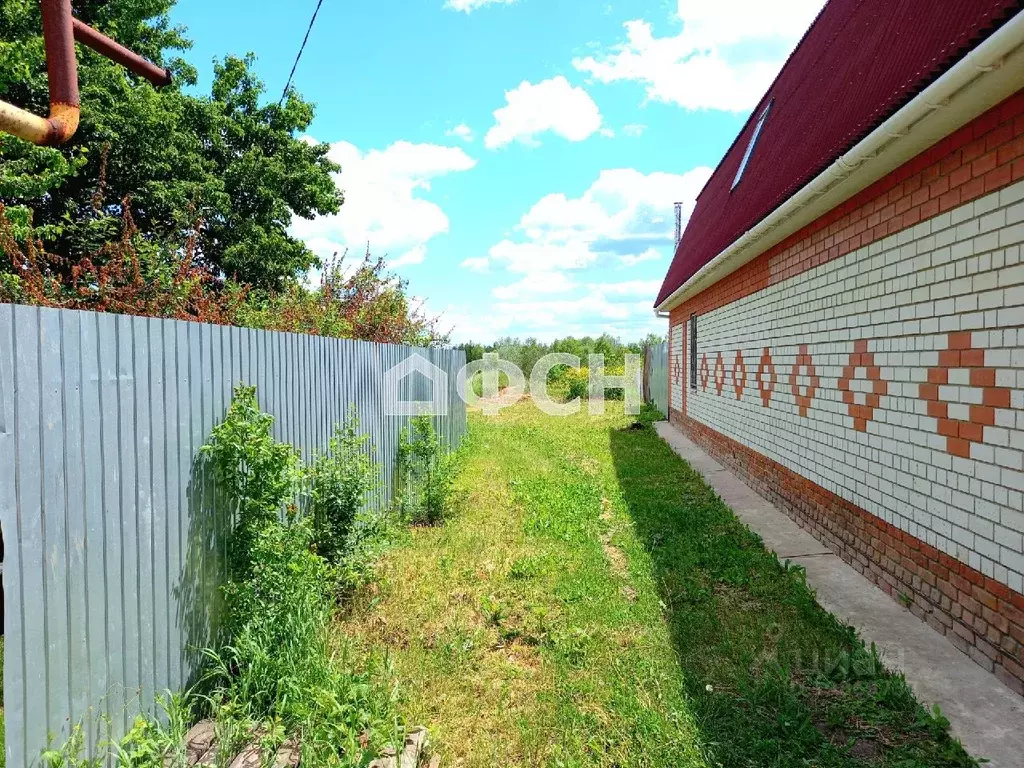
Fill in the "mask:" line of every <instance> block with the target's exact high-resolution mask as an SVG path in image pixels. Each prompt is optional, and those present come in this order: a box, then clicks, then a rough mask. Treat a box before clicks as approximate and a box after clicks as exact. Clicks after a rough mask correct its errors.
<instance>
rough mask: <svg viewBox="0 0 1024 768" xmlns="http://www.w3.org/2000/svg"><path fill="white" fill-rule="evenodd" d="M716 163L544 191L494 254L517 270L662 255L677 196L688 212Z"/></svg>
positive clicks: (627, 172) (613, 175)
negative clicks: (573, 191)
mask: <svg viewBox="0 0 1024 768" xmlns="http://www.w3.org/2000/svg"><path fill="white" fill-rule="evenodd" d="M710 175H711V169H710V168H706V167H700V168H695V169H694V170H692V171H688V172H687V173H684V174H681V175H680V174H672V173H651V174H643V173H641V172H639V171H637V170H634V169H632V168H623V169H617V170H607V171H602V172H601V174H600V176H598V178H597V181H595V182H594V183H593V184H592V185H591V186H590V188H589V189H587V190H586V192H584V193H583V194H582V195H581V196H580V197H577V198H570V197H567V196H566V195H565V194H562V193H557V194H551V195H547V196H545V197H543V198H541V199H540V200H539V201H537V203H535V204H534V206H533V207H532V208H531V209H530V210H529V211H527V212H526V213H525V214H524V215H523V217H522V218H521V219H520V221H519V225H518V227H517V229H518V230H519V232H520V233H521V234H522V237H521V238H518V239H516V240H512V239H505V240H502V241H501V242H500V243H498V244H497V245H495V246H493V247H492V248H491V250H490V257H491V261H492V263H494V264H501V265H504V266H505V267H506V268H507V269H508V270H509V271H511V272H523V273H537V272H545V271H548V272H550V271H557V270H564V269H580V268H583V267H587V266H590V265H593V264H595V263H597V262H598V261H599V260H601V259H607V260H609V261H616V262H619V263H626V260H627V259H628V260H630V261H631V264H632V265H635V264H639V263H641V262H644V261H651V260H653V259H654V258H657V256H656V254H657V251H654V254H655V255H654V256H652V251H653V249H654V248H656V247H658V246H661V247H666V246H667V247H669V248H670V247H671V243H672V240H673V237H674V234H675V212H674V208H673V203H674V202H675V201H677V200H682V201H686V206H685V207H684V212H683V213H684V217H689V215H690V212H691V211H692V210H693V201H694V200H695V199H696V197H697V193H698V192H699V191H700V189H701V187H703V186H704V183H705V182H706V181H707V179H708V177H709V176H710Z"/></svg>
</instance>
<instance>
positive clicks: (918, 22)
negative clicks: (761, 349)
mask: <svg viewBox="0 0 1024 768" xmlns="http://www.w3.org/2000/svg"><path fill="white" fill-rule="evenodd" d="M1022 6H1024V0H830V2H829V3H828V4H827V5H826V6H825V7H824V9H823V10H822V11H821V13H820V14H819V15H818V18H817V19H816V20H815V21H814V23H813V24H812V25H811V28H810V29H809V30H808V31H807V33H806V34H805V35H804V38H803V40H801V41H800V44H799V45H798V46H797V48H796V50H794V51H793V54H792V55H791V56H790V58H789V61H787V62H786V65H785V67H783V69H782V71H781V72H780V73H779V76H778V77H777V78H776V79H775V82H774V83H773V84H772V86H771V88H769V89H768V92H767V93H766V94H765V95H764V96H763V97H762V99H761V102H760V103H759V104H758V106H757V108H756V109H754V110H753V111H752V113H751V118H750V119H749V120H748V121H747V124H746V125H745V126H744V128H743V130H742V131H741V132H740V135H739V136H738V137H737V138H736V141H735V142H734V143H733V145H732V146H731V147H730V148H729V150H728V152H726V154H725V157H724V158H723V159H722V162H721V163H719V165H718V168H717V169H715V172H714V174H712V176H711V179H710V180H709V181H708V183H707V185H706V186H705V187H704V189H703V190H702V191H701V193H700V195H699V196H698V197H697V204H696V207H695V208H694V211H693V215H692V216H691V217H690V221H689V224H688V225H687V227H686V231H685V232H684V233H683V237H682V239H681V240H680V242H679V247H678V248H677V249H676V254H675V258H674V259H673V260H672V265H671V266H670V267H669V270H668V274H667V275H666V276H665V282H664V283H663V284H662V286H661V291H660V292H659V294H658V300H657V302H655V303H656V304H660V303H661V302H662V301H664V300H665V299H666V298H667V297H668V296H669V295H670V294H671V293H672V292H673V291H675V290H676V289H677V288H678V287H679V286H681V285H683V284H684V283H685V282H686V281H687V280H689V279H690V278H691V277H692V276H693V275H694V274H695V273H696V272H697V271H698V270H699V269H700V268H701V267H703V266H704V265H705V264H707V263H708V262H709V261H711V259H713V258H714V257H715V256H717V255H718V254H719V253H720V252H722V251H723V250H725V248H727V247H728V246H729V245H731V244H732V243H733V242H735V241H736V240H737V239H738V238H739V237H740V236H742V235H743V233H745V232H746V231H747V230H748V229H750V228H751V227H753V226H755V225H756V224H757V223H758V222H759V221H761V220H762V219H763V218H765V217H766V216H768V214H770V213H771V212H772V211H773V210H775V209H776V208H777V207H778V206H780V205H781V204H782V203H784V202H785V201H786V200H787V199H789V198H790V197H792V196H793V195H794V194H795V193H796V192H797V191H798V190H799V189H800V188H801V187H803V186H804V185H805V184H807V183H808V182H809V181H811V179H813V178H814V177H815V176H817V175H818V174H819V173H821V172H822V171H823V170H824V169H825V168H827V167H828V166H829V165H830V164H831V163H832V162H834V161H835V159H836V158H838V157H839V156H840V155H842V154H843V153H844V152H846V151H848V150H849V149H850V148H851V147H853V146H854V145H855V144H856V143H857V142H858V141H860V140H861V139H862V138H863V137H864V136H866V135H867V134H868V133H870V132H871V131H872V130H873V129H874V128H876V127H877V126H878V125H880V124H881V123H882V122H884V121H885V120H886V119H888V118H889V117H890V116H891V115H892V114H893V113H895V112H896V111H898V110H899V109H900V107H902V106H903V105H904V104H906V103H907V102H908V101H910V99H912V98H913V97H914V96H915V95H916V94H917V93H919V92H920V91H921V90H923V89H924V88H925V87H927V86H928V85H929V84H930V83H931V82H932V81H934V80H935V79H936V78H937V77H939V76H940V75H941V74H942V73H943V72H945V71H946V70H947V69H949V68H950V67H951V66H953V64H955V63H956V62H957V61H959V60H960V59H961V58H963V56H964V55H966V54H967V52H969V51H970V50H972V49H973V48H974V47H976V46H977V45H978V43H980V42H981V41H982V40H983V39H984V38H986V37H987V36H988V35H990V34H991V33H992V32H993V31H994V30H996V29H997V28H998V27H999V26H1000V25H1001V24H1002V23H1003V22H1005V21H1006V20H1007V19H1009V18H1011V17H1012V16H1013V15H1014V14H1015V13H1016V12H1018V11H1019V10H1020V9H1021V7H1022ZM769 101H771V102H772V108H771V111H770V112H769V115H768V119H767V120H766V121H765V124H764V126H763V128H762V130H761V134H760V136H759V138H758V141H757V144H756V147H755V149H754V152H753V154H752V155H751V157H750V160H749V161H748V164H747V167H746V170H745V171H744V174H743V178H742V181H740V183H739V184H738V185H737V186H736V187H735V189H731V187H732V183H733V179H734V177H735V175H736V171H737V169H738V168H739V165H740V162H741V160H742V158H743V154H744V152H745V151H746V149H747V144H748V143H749V140H750V136H751V134H752V132H753V131H754V127H755V124H756V123H757V119H758V117H759V116H760V115H761V113H762V112H763V111H764V108H765V106H766V105H767V104H768V103H769Z"/></svg>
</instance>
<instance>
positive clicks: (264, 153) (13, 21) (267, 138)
mask: <svg viewBox="0 0 1024 768" xmlns="http://www.w3.org/2000/svg"><path fill="white" fill-rule="evenodd" d="M173 4H174V0H109V1H104V0H82V1H81V2H76V3H75V13H76V15H77V16H78V18H80V19H82V20H83V21H84V22H86V23H87V24H90V25H92V26H94V27H96V28H97V29H99V30H100V31H103V32H105V33H107V34H110V35H111V36H113V37H115V38H116V39H117V40H118V41H119V42H121V43H123V44H125V45H127V46H128V47H130V48H132V49H134V50H136V51H138V52H139V53H140V54H142V55H144V56H146V57H147V58H150V59H152V60H153V61H156V62H157V63H159V64H161V65H164V66H168V67H169V68H170V69H171V71H172V72H173V74H174V77H175V84H174V85H172V86H169V87H167V88H163V89H154V88H153V87H152V86H150V85H149V84H148V83H147V82H145V81H143V80H141V79H140V78H138V77H136V76H134V75H132V74H131V73H129V72H127V71H126V70H124V69H123V68H122V67H120V66H118V65H116V64H114V63H113V62H111V61H109V60H107V59H106V58H104V57H102V56H100V55H98V54H96V53H93V52H92V51H89V50H87V49H84V48H82V47H81V46H79V47H78V56H79V83H80V88H81V95H82V119H81V125H80V127H79V130H78V132H77V134H76V135H75V137H74V138H73V139H72V140H71V141H70V142H69V143H68V144H66V145H64V146H62V147H60V148H41V147H34V146H31V145H29V144H27V143H25V142H23V141H21V140H19V139H15V138H13V137H10V136H0V202H2V203H3V204H4V205H5V206H7V208H8V215H9V217H10V219H11V220H12V224H13V225H14V231H15V234H19V233H23V232H24V230H25V227H26V225H27V223H28V218H29V211H31V212H32V214H31V215H32V217H33V219H34V222H35V224H36V226H37V228H38V229H37V233H38V234H39V235H41V236H42V237H43V239H44V241H45V243H46V245H47V246H48V248H49V249H50V250H53V251H55V252H56V253H58V254H60V255H62V256H66V257H73V258H80V257H81V256H83V255H86V254H92V253H94V252H96V251H97V250H99V248H100V247H101V246H102V244H104V243H106V242H108V241H109V240H110V239H111V238H112V237H114V236H116V235H115V234H114V233H116V231H117V229H118V226H119V220H120V217H121V213H122V206H123V201H125V200H130V201H131V206H132V213H133V216H134V219H135V222H136V225H137V227H138V230H139V231H140V232H141V233H143V234H144V235H145V236H147V237H149V238H151V239H154V240H176V239H177V238H179V237H180V234H181V233H182V232H183V231H187V230H189V229H192V228H194V229H195V230H196V231H197V236H198V243H197V256H198V258H199V259H200V260H201V262H202V263H204V264H206V265H207V266H208V267H209V268H210V269H212V270H213V271H214V272H215V273H219V274H220V275H222V276H226V277H234V278H237V279H238V280H240V281H242V282H245V283H249V284H252V285H255V286H259V287H265V288H277V287H280V286H282V285H283V284H285V283H286V282H287V281H288V280H289V279H291V278H294V277H295V276H297V275H298V274H300V273H301V272H303V271H305V270H306V269H308V268H309V267H310V266H314V265H317V264H318V260H317V258H316V256H315V255H314V254H313V253H312V252H311V251H310V250H309V249H308V248H306V246H305V245H304V244H303V243H302V242H300V241H298V240H296V239H295V238H293V237H291V236H290V235H289V234H288V232H287V230H288V226H289V224H290V223H291V219H292V216H293V215H298V216H302V217H307V218H308V217H312V216H315V215H318V214H326V213H336V212H337V211H338V210H339V206H340V205H341V202H342V201H341V195H340V193H339V192H338V191H337V188H336V186H335V184H334V181H333V179H332V175H331V174H332V173H334V172H337V171H338V170H339V168H338V166H337V165H335V164H334V163H332V162H331V161H330V160H329V159H328V158H327V151H328V147H326V146H323V145H313V144H310V143H307V142H305V141H302V140H301V139H299V138H298V134H300V133H302V132H303V131H305V130H306V129H307V128H308V127H309V124H310V123H311V122H312V119H313V107H312V105H311V104H309V103H307V102H305V101H304V100H303V99H302V98H301V97H299V96H298V94H296V93H295V92H294V91H293V92H291V93H289V95H288V98H287V99H286V100H285V102H284V104H282V105H281V106H280V107H279V106H278V105H277V104H262V105H261V103H260V102H261V98H262V95H263V84H262V83H261V82H260V80H259V78H257V77H256V76H255V75H254V74H253V72H252V63H253V59H252V57H251V56H248V57H246V58H241V59H240V58H235V57H227V58H225V59H224V60H223V61H221V62H219V63H216V64H215V67H214V81H213V86H212V89H211V94H210V95H209V96H206V97H198V96H194V95H191V94H189V93H186V92H184V91H183V90H182V86H183V85H184V86H193V85H195V82H196V71H195V69H194V68H192V67H191V66H189V65H188V64H187V63H185V62H184V61H183V60H182V59H180V58H177V57H175V56H174V55H173V54H175V53H176V52H180V51H182V50H184V49H186V48H188V47H189V45H190V43H189V41H188V40H187V38H186V37H185V30H184V29H182V28H180V27H173V26H171V24H170V22H169V19H168V12H169V10H170V8H171V7H172V6H173ZM41 24H42V22H41V19H40V13H39V3H38V2H37V0H0V99H3V100H5V101H9V102H12V103H14V104H17V105H19V106H22V107H25V108H26V109H30V110H32V111H34V112H37V113H39V114H45V113H46V112H47V110H48V103H49V102H48V87H47V80H46V58H45V53H44V49H43V40H42V26H41Z"/></svg>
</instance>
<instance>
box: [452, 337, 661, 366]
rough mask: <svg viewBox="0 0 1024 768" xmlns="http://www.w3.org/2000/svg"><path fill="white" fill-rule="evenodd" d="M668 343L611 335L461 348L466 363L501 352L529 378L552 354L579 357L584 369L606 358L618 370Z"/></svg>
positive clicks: (508, 341)
mask: <svg viewBox="0 0 1024 768" xmlns="http://www.w3.org/2000/svg"><path fill="white" fill-rule="evenodd" d="M664 340H665V339H664V337H662V336H658V335H657V334H654V333H652V334H649V335H648V336H647V337H646V338H644V339H642V340H641V341H637V342H630V343H623V342H622V341H620V340H619V339H617V338H615V337H614V336H609V335H608V334H603V335H601V336H597V337H594V336H583V337H582V338H574V337H572V336H570V337H567V338H564V339H556V340H555V341H553V342H551V343H550V344H544V343H543V342H540V341H537V339H534V338H526V339H518V338H512V337H505V338H501V339H498V340H497V341H496V342H494V343H493V344H475V343H473V342H468V343H466V344H461V345H460V348H461V349H463V350H465V352H466V362H472V361H473V360H479V359H480V358H482V357H483V356H484V353H485V352H497V353H498V356H499V357H501V359H502V360H509V361H511V362H513V363H515V364H516V365H517V366H519V369H520V370H522V371H523V372H524V373H525V374H526V376H527V377H529V375H530V371H532V370H533V366H534V363H536V362H537V361H538V360H539V359H540V358H542V357H543V356H544V355H546V354H548V353H551V352H567V353H569V354H571V355H577V356H579V358H580V361H581V363H582V364H583V365H586V364H587V356H588V355H591V354H602V355H604V358H605V366H606V367H608V368H618V367H619V366H621V365H623V363H624V361H625V357H626V353H627V352H636V353H638V354H641V353H643V351H644V348H645V347H648V346H651V345H655V344H661V343H662V342H663V341H664Z"/></svg>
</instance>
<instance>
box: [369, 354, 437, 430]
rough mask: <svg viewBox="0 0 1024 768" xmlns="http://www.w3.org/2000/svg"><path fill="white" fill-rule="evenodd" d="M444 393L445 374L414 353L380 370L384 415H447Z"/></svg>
mask: <svg viewBox="0 0 1024 768" xmlns="http://www.w3.org/2000/svg"><path fill="white" fill-rule="evenodd" d="M413 373H418V374H420V375H419V376H417V377H415V378H414V379H412V380H410V381H408V383H406V380H407V379H408V377H409V376H410V375H411V374H413ZM447 395H448V374H447V373H445V372H444V371H443V370H442V369H440V368H438V367H437V366H436V365H434V364H433V363H432V362H430V361H429V360H427V358H425V357H423V355H421V354H419V353H417V352H414V353H412V354H411V355H409V357H407V358H405V360H403V361H402V362H400V363H398V364H397V365H394V366H392V367H391V368H389V369H388V370H387V371H386V372H385V373H384V414H385V415H386V416H447V415H448V396H447Z"/></svg>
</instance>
